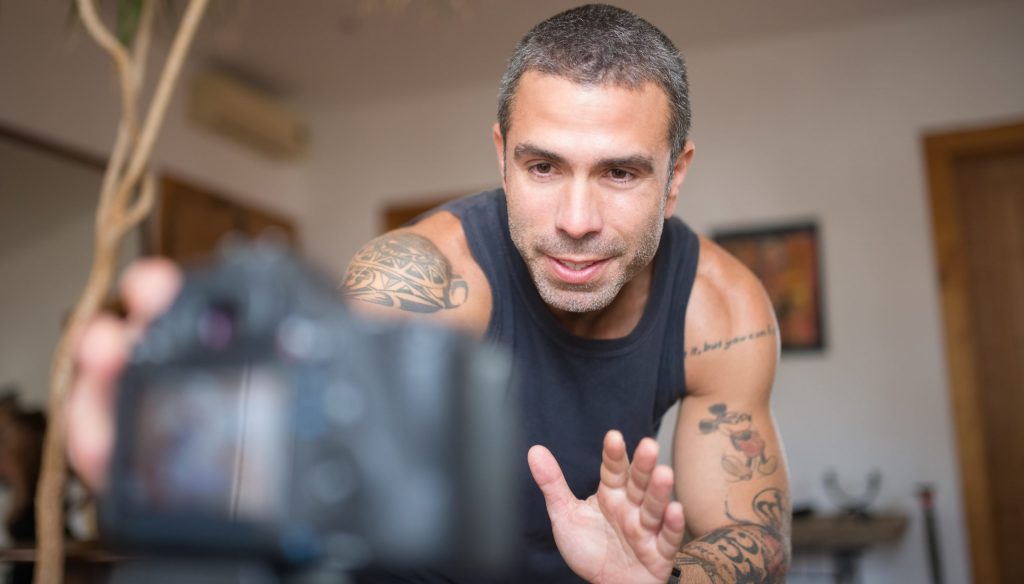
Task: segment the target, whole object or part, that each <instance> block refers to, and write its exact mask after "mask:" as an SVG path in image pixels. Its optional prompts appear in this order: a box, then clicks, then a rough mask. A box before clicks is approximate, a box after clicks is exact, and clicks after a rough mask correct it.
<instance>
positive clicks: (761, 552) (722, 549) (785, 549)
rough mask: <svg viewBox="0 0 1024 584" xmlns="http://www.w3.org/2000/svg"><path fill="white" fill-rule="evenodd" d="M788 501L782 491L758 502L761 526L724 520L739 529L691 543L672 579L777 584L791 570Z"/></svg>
mask: <svg viewBox="0 0 1024 584" xmlns="http://www.w3.org/2000/svg"><path fill="white" fill-rule="evenodd" d="M788 499H789V498H788V497H787V496H786V493H785V492H784V491H782V490H780V489H777V488H772V487H770V488H767V489H764V490H762V491H761V492H759V493H758V494H757V495H755V496H754V499H753V501H752V510H753V513H754V515H755V516H756V517H757V519H758V521H744V520H739V519H737V518H736V517H734V516H733V515H732V514H731V513H730V512H729V507H728V505H726V509H725V514H726V516H728V517H729V519H731V520H733V521H734V522H735V523H733V524H732V525H725V526H723V527H719V528H718V529H715V530H713V531H711V532H709V533H705V534H704V535H702V536H700V537H698V538H697V539H694V540H693V541H691V542H689V543H687V544H686V545H684V546H683V548H682V549H681V550H680V551H679V553H678V554H677V555H676V561H675V567H676V570H675V571H674V572H673V574H676V572H678V574H677V575H675V576H674V578H677V580H676V581H678V582H679V583H680V584H697V583H708V582H710V583H711V584H732V583H734V582H745V583H748V582H749V583H757V584H775V583H777V582H783V581H784V580H785V577H786V570H787V569H788V568H789V556H790V550H789V527H790V512H789V500H788Z"/></svg>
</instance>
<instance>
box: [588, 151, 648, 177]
mask: <svg viewBox="0 0 1024 584" xmlns="http://www.w3.org/2000/svg"><path fill="white" fill-rule="evenodd" d="M599 164H600V165H601V166H602V167H604V168H619V167H626V168H633V169H636V170H638V171H640V172H642V173H645V174H654V159H653V158H651V157H650V156H644V155H642V154H635V155H633V156H624V157H622V158H604V159H602V160H601V162H600V163H599Z"/></svg>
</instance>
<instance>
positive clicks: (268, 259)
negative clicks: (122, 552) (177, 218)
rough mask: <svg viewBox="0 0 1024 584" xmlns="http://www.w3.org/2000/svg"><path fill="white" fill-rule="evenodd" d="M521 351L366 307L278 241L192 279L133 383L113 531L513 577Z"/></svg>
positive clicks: (153, 334)
mask: <svg viewBox="0 0 1024 584" xmlns="http://www.w3.org/2000/svg"><path fill="white" fill-rule="evenodd" d="M510 389H511V360H510V358H509V356H508V355H507V354H505V353H504V352H502V351H500V350H498V349H497V348H495V347H492V346H487V345H483V344H480V343H476V342H473V341H470V340H468V339H466V338H464V337H463V336H461V335H460V334H458V333H456V332H454V331H451V330H447V329H443V328H438V327H432V326H426V325H422V324H413V323H407V322H401V321H397V320H396V321H390V320H388V321H377V320H370V319H367V318H364V317H361V316H359V315H356V314H353V313H352V312H351V311H350V310H349V309H348V308H347V307H346V305H345V303H344V301H343V300H342V299H341V298H340V297H339V295H338V293H337V289H336V287H335V286H334V285H333V284H332V283H331V282H330V281H329V280H327V279H326V278H324V277H322V276H320V275H319V274H317V273H316V272H315V271H314V270H311V269H310V268H308V267H307V266H306V265H305V264H303V263H302V262H301V261H299V260H298V259H297V258H296V257H295V256H293V255H292V254H291V253H290V252H288V251H286V250H284V249H283V248H280V247H276V246H274V245H271V244H268V243H257V244H252V245H240V244H235V245H231V246H226V247H225V248H224V249H223V250H222V251H221V253H220V256H219V258H218V260H217V261H216V262H214V263H213V264H212V265H207V266H205V267H201V268H198V269H195V270H192V271H189V272H188V273H186V277H185V280H184V284H183V287H182V289H181V291H180V293H179V295H178V297H177V298H176V300H175V301H174V303H173V305H172V306H171V307H170V309H169V310H168V311H167V312H166V313H165V314H164V315H163V316H161V317H160V318H159V319H157V320H156V321H155V322H154V323H153V324H152V325H151V326H150V327H149V328H148V329H147V331H146V333H145V335H144V337H143V338H142V339H141V341H140V342H139V343H138V345H137V346H136V348H135V350H134V353H133V354H132V356H131V358H130V361H129V364H128V366H127V367H126V370H125V372H124V373H123V375H122V378H121V382H120V392H119V395H118V407H117V438H116V446H115V450H114V454H113V459H112V464H111V480H110V488H109V490H108V492H107V494H106V496H105V499H104V500H103V501H102V502H101V522H102V525H101V529H102V532H103V535H104V537H105V538H106V539H107V540H109V541H111V542H113V543H115V544H121V545H122V546H131V547H133V548H141V549H143V550H147V551H149V552H158V553H186V554H213V555H217V556H228V555H230V556H243V557H258V558H263V559H265V560H268V561H270V562H274V563H276V564H278V565H292V566H294V565H303V564H307V563H310V562H318V561H326V562H327V563H329V564H330V565H334V566H336V567H339V568H343V569H347V568H354V567H358V566H362V565H365V564H368V563H370V562H372V563H374V564H376V565H386V566H395V567H406V566H415V567H425V566H455V565H457V566H463V567H469V568H473V569H482V570H488V571H489V570H500V569H501V568H502V566H504V565H506V563H507V562H508V561H510V559H511V553H512V552H511V550H512V549H513V548H514V545H515V541H516V534H517V533H518V529H517V525H516V523H515V519H516V509H515V501H516V496H517V493H516V492H515V486H516V485H518V484H519V482H518V480H517V479H518V477H517V476H513V475H514V474H515V473H516V472H518V468H519V466H518V465H516V464H515V462H514V443H515V440H514V436H513V434H512V432H513V428H515V424H514V421H513V416H514V414H515V413H517V412H518V411H519V410H518V408H517V407H516V406H515V405H514V404H511V403H510V400H511V399H512V395H511V392H510Z"/></svg>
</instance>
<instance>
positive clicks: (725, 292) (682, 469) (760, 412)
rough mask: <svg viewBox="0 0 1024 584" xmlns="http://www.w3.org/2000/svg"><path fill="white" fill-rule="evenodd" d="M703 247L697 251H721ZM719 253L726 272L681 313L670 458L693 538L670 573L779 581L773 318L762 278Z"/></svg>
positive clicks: (780, 458) (781, 544)
mask: <svg viewBox="0 0 1024 584" xmlns="http://www.w3.org/2000/svg"><path fill="white" fill-rule="evenodd" d="M712 246H713V244H712ZM708 247H710V246H706V247H705V248H702V252H703V251H705V249H706V250H707V251H708V252H709V254H721V253H723V252H721V250H720V249H717V248H716V247H715V248H714V249H707V248H708ZM721 259H722V262H721V263H722V264H724V265H723V272H725V274H728V277H727V278H722V277H721V276H722V275H725V274H722V273H719V274H715V276H719V277H714V276H712V277H709V278H706V279H705V280H704V281H703V285H702V286H699V287H695V289H694V295H695V296H694V297H693V298H691V302H693V303H695V304H694V306H691V309H692V310H690V309H688V315H687V320H688V323H687V331H686V333H687V334H686V337H687V345H688V347H687V351H686V357H685V361H684V363H685V370H686V381H687V394H686V397H685V398H683V400H682V403H681V406H680V410H679V418H678V420H677V422H676V429H675V439H674V443H673V457H672V459H673V464H672V466H673V470H674V474H675V489H676V496H677V498H678V499H679V501H680V502H681V503H682V504H683V508H684V510H685V513H686V527H687V531H688V532H689V534H690V535H691V536H692V537H693V539H692V540H690V541H689V542H688V543H686V544H685V545H684V546H683V548H682V550H681V551H680V553H679V554H678V555H677V558H676V562H675V568H676V569H675V570H674V572H673V573H674V574H677V576H678V578H679V580H678V581H679V582H683V583H686V582H707V581H710V582H713V583H720V582H721V583H725V582H734V581H737V580H739V581H743V582H764V583H769V582H782V581H783V580H784V579H785V573H786V569H787V568H788V565H789V557H790V543H789V532H790V528H789V525H790V504H789V481H788V478H787V472H786V463H785V457H784V453H783V450H782V443H781V440H780V439H779V435H778V432H777V430H776V427H775V422H774V419H773V417H772V412H771V407H770V404H769V398H770V395H771V387H772V383H773V381H774V377H775V369H776V365H777V361H778V334H777V326H776V321H775V317H774V314H773V311H772V308H771V305H770V302H769V300H768V298H767V295H766V294H765V293H764V291H763V289H762V288H761V286H760V284H759V283H758V282H757V281H756V280H755V279H754V277H753V276H752V275H751V274H750V273H749V272H748V271H746V269H745V268H742V267H741V266H738V262H736V261H735V260H733V259H732V258H731V257H727V258H721ZM700 281H701V278H698V282H700ZM691 316H692V317H693V318H692V319H691Z"/></svg>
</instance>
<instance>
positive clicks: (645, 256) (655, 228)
mask: <svg viewBox="0 0 1024 584" xmlns="http://www.w3.org/2000/svg"><path fill="white" fill-rule="evenodd" d="M664 213H665V201H664V199H663V200H662V204H661V205H660V206H659V209H658V214H657V215H654V216H652V217H651V218H650V220H649V221H648V222H647V224H646V225H645V226H644V228H643V229H642V230H641V231H640V235H639V237H638V239H637V241H636V244H635V245H634V246H633V249H632V250H631V249H630V247H631V246H630V244H629V242H627V241H624V240H622V239H619V238H616V239H600V238H599V237H598V236H596V235H593V236H591V235H588V236H586V237H584V238H582V239H573V238H571V237H569V236H567V235H565V234H562V233H558V232H556V233H554V234H550V235H541V236H533V235H532V234H531V233H530V231H529V229H528V228H527V227H525V226H524V225H521V224H519V223H518V222H516V221H514V220H513V218H512V217H513V215H514V214H513V212H512V208H511V205H510V206H509V233H510V234H511V236H512V243H514V244H515V246H516V249H518V250H519V255H521V256H522V258H523V261H524V262H525V263H526V267H527V269H528V270H529V272H530V278H531V279H532V280H533V284H534V287H535V288H536V289H537V292H538V293H539V294H540V297H541V299H543V300H544V302H545V303H546V304H547V305H548V306H550V307H552V308H555V309H558V310H563V311H565V312H572V313H585V312H596V311H598V310H603V309H604V308H607V307H608V305H610V304H611V303H612V301H613V300H615V298H616V297H617V296H618V295H619V292H620V291H622V287H623V286H625V285H626V284H627V283H628V282H630V281H631V280H632V279H633V278H635V277H636V275H637V274H639V273H640V271H641V270H643V269H644V268H645V267H646V266H647V265H648V264H650V263H651V261H652V260H654V256H655V254H657V252H658V246H659V244H660V243H661V233H662V230H663V229H664V226H665V220H664ZM630 252H632V257H629V258H628V260H627V261H626V263H625V265H624V266H623V267H622V268H621V269H620V270H619V271H618V272H617V273H613V274H611V277H610V278H609V275H608V273H607V268H606V270H605V273H603V274H601V277H600V278H599V280H598V281H595V282H588V283H586V284H568V283H565V282H560V281H556V280H554V279H552V278H551V276H550V275H549V272H548V266H547V262H548V259H547V256H552V257H581V256H582V257H601V258H607V260H608V261H609V262H611V261H616V260H618V259H620V258H622V256H624V255H626V254H629V253H630ZM608 267H610V268H613V269H614V266H608Z"/></svg>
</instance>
